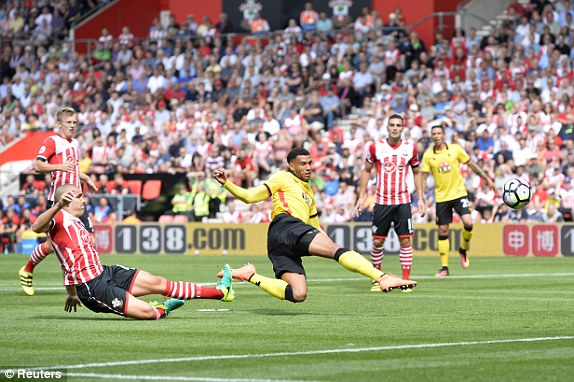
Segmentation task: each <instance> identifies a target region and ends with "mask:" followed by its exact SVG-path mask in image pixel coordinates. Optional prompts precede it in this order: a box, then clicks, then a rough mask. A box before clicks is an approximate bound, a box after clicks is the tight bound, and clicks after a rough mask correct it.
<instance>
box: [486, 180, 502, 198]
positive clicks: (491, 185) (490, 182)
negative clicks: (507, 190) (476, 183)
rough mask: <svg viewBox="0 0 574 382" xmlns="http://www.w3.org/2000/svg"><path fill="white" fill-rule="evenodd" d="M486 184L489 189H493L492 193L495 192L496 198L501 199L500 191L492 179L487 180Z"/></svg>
mask: <svg viewBox="0 0 574 382" xmlns="http://www.w3.org/2000/svg"><path fill="white" fill-rule="evenodd" d="M486 183H487V184H488V187H490V188H491V189H492V191H494V195H496V197H497V198H498V197H500V192H499V191H498V189H497V188H496V185H495V184H494V182H493V181H492V179H490V178H488V179H487V180H486Z"/></svg>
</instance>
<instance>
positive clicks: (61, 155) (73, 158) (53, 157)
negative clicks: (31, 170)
mask: <svg viewBox="0 0 574 382" xmlns="http://www.w3.org/2000/svg"><path fill="white" fill-rule="evenodd" d="M36 159H40V160H44V161H46V162H48V163H49V164H61V163H68V162H70V163H73V164H74V170H73V171H70V172H65V171H52V174H51V175H52V183H50V193H49V194H48V200H50V201H54V193H55V192H56V189H57V188H58V187H60V186H63V185H64V184H73V185H74V186H76V187H78V188H80V189H81V188H82V185H81V182H80V166H79V161H80V152H79V150H78V141H77V140H75V139H70V140H68V139H65V138H62V137H61V136H59V135H52V136H50V137H48V138H46V139H45V140H44V143H43V144H42V147H40V150H39V151H38V155H37V156H36Z"/></svg>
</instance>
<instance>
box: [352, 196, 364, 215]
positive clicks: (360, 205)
mask: <svg viewBox="0 0 574 382" xmlns="http://www.w3.org/2000/svg"><path fill="white" fill-rule="evenodd" d="M363 203H364V202H363V200H362V199H359V200H357V204H356V205H355V211H353V216H359V215H361V213H362V212H363Z"/></svg>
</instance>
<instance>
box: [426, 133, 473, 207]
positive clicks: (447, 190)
mask: <svg viewBox="0 0 574 382" xmlns="http://www.w3.org/2000/svg"><path fill="white" fill-rule="evenodd" d="M469 160H470V157H469V156H468V154H467V153H466V151H464V150H463V149H462V147H460V146H459V145H457V144H450V145H446V144H445V149H444V150H442V151H435V149H434V147H433V148H430V149H428V150H427V151H425V154H424V155H423V161H422V162H423V163H422V166H421V171H422V172H430V173H432V176H433V177H434V183H435V199H436V202H437V203H440V202H448V201H451V200H454V199H458V198H462V197H464V196H467V195H468V193H467V191H466V187H465V186H464V180H463V178H462V174H461V172H460V165H461V163H462V164H465V163H468V161H469Z"/></svg>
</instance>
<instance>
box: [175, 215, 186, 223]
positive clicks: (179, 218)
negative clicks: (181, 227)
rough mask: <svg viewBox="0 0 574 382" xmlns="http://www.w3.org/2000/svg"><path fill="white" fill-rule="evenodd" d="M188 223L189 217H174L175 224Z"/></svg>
mask: <svg viewBox="0 0 574 382" xmlns="http://www.w3.org/2000/svg"><path fill="white" fill-rule="evenodd" d="M188 221H189V218H188V217H187V215H175V216H174V217H173V222H174V223H176V224H182V223H187V222H188Z"/></svg>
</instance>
